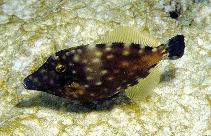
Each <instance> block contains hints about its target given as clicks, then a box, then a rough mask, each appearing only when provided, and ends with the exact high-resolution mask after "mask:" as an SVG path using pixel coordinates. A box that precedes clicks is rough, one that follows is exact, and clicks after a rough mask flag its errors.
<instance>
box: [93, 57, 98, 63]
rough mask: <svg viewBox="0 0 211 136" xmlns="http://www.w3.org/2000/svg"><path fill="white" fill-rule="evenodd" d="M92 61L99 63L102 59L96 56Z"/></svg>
mask: <svg viewBox="0 0 211 136" xmlns="http://www.w3.org/2000/svg"><path fill="white" fill-rule="evenodd" d="M92 62H93V63H99V62H100V59H99V58H94V59H93V60H92Z"/></svg>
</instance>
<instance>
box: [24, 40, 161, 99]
mask: <svg viewBox="0 0 211 136" xmlns="http://www.w3.org/2000/svg"><path fill="white" fill-rule="evenodd" d="M164 54H165V46H164V45H161V46H159V47H157V48H152V47H149V46H142V45H140V44H134V43H132V44H130V45H125V44H124V43H112V44H110V45H106V44H97V45H96V46H95V47H91V46H79V47H75V48H70V49H65V50H62V51H59V52H57V53H56V54H55V55H53V56H51V57H49V58H48V60H47V61H46V62H45V63H44V64H43V65H42V66H41V67H40V68H39V69H38V70H37V71H36V72H34V73H33V74H31V75H29V76H28V77H27V78H26V79H25V80H24V85H25V88H26V89H29V90H38V91H44V92H47V93H50V94H54V95H56V96H60V97H65V98H68V99H71V100H73V99H78V100H83V101H91V100H102V99H107V98H109V97H111V96H113V95H115V94H116V93H118V92H120V91H121V90H123V89H125V88H127V87H128V86H132V85H135V84H137V83H138V80H139V79H141V78H145V77H146V76H147V75H148V74H149V70H150V69H151V68H152V67H154V66H155V65H156V64H157V63H158V62H159V61H160V60H162V59H163V55H164Z"/></svg>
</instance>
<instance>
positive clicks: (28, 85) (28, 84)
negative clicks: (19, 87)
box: [23, 76, 36, 90]
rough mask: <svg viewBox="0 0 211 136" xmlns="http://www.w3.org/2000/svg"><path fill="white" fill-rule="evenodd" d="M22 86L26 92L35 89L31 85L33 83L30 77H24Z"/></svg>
mask: <svg viewBox="0 0 211 136" xmlns="http://www.w3.org/2000/svg"><path fill="white" fill-rule="evenodd" d="M23 86H24V88H25V89H27V90H36V87H35V85H34V83H33V81H32V80H31V79H30V77H29V76H28V77H26V78H25V79H24V80H23Z"/></svg>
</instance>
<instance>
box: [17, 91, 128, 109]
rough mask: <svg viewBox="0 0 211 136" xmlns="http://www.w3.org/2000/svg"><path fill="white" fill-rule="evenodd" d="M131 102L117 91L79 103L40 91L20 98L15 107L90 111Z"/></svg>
mask: <svg viewBox="0 0 211 136" xmlns="http://www.w3.org/2000/svg"><path fill="white" fill-rule="evenodd" d="M125 104H126V105H128V104H131V101H130V99H129V98H128V97H127V96H126V95H125V94H124V93H118V94H116V95H115V96H114V97H112V98H109V99H107V100H104V101H92V102H86V103H81V102H80V101H78V100H71V101H70V100H68V99H63V98H61V97H57V96H54V95H48V94H46V93H41V94H39V95H37V96H34V97H32V98H30V99H27V100H24V99H23V100H21V101H20V102H19V103H17V104H16V106H15V107H16V108H31V107H44V108H48V109H53V110H59V111H65V112H76V113H87V112H92V111H109V110H111V109H112V108H113V107H114V106H122V105H125Z"/></svg>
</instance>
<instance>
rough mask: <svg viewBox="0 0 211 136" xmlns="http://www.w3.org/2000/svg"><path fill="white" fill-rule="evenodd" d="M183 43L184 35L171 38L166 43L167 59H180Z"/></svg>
mask: <svg viewBox="0 0 211 136" xmlns="http://www.w3.org/2000/svg"><path fill="white" fill-rule="evenodd" d="M184 49H185V42H184V35H177V36H175V37H173V38H171V39H170V40H169V41H168V43H167V49H166V50H167V52H168V58H169V59H171V60H175V59H178V58H181V57H182V56H183V54H184Z"/></svg>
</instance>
